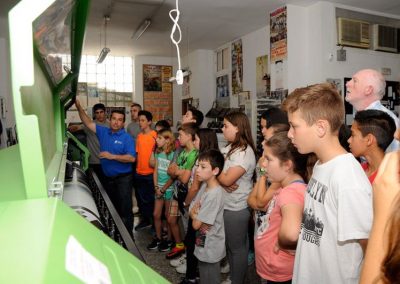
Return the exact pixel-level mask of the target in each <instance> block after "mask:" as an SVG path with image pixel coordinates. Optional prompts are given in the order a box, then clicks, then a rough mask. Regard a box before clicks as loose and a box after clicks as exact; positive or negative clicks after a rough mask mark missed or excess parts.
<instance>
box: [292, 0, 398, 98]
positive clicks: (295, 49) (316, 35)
mask: <svg viewBox="0 0 400 284" xmlns="http://www.w3.org/2000/svg"><path fill="white" fill-rule="evenodd" d="M287 7H288V46H289V47H288V63H289V68H288V86H289V91H292V90H293V89H294V88H296V87H300V86H305V85H308V84H313V83H318V82H324V81H325V80H326V79H327V78H338V79H341V80H342V90H343V78H344V77H351V76H352V75H353V74H354V73H355V72H357V71H358V70H360V69H364V68H373V69H377V70H381V68H383V67H384V68H391V70H392V75H390V76H386V80H393V81H398V80H399V79H400V54H393V53H387V52H379V51H373V50H365V49H359V48H351V47H345V48H344V49H345V50H346V52H347V60H346V61H344V62H340V61H336V51H337V50H338V49H339V47H337V46H336V44H337V35H336V18H335V8H336V6H335V5H334V4H332V3H328V2H318V3H316V4H314V5H312V6H309V7H297V6H293V5H287ZM339 7H341V8H346V9H349V10H352V9H353V10H357V11H359V9H355V8H352V7H348V6H343V5H340V6H339ZM362 12H363V13H368V14H376V13H374V12H373V11H366V10H363V11H362ZM379 15H381V16H382V14H379ZM385 16H386V17H390V18H394V16H393V15H385ZM331 55H333V58H332V57H331Z"/></svg>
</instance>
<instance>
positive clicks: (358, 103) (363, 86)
mask: <svg viewBox="0 0 400 284" xmlns="http://www.w3.org/2000/svg"><path fill="white" fill-rule="evenodd" d="M385 87H386V81H385V78H384V77H383V75H382V74H381V73H380V72H378V71H376V70H373V69H363V70H360V71H358V72H357V73H356V74H354V75H353V77H352V79H351V80H350V81H348V82H347V83H346V88H347V91H346V98H345V99H346V101H347V102H349V103H350V104H351V105H352V106H353V107H354V108H355V109H356V111H361V110H366V109H376V110H381V111H384V112H386V113H388V114H389V115H390V116H391V117H392V118H393V119H394V121H395V123H396V127H397V129H399V126H400V123H399V119H398V118H397V117H396V115H395V114H394V113H393V112H392V111H390V110H389V109H387V108H386V107H384V106H383V105H382V104H381V102H380V100H381V99H382V98H383V96H384V95H385ZM399 149H400V143H399V141H397V140H396V139H393V141H392V143H391V144H390V145H389V147H388V148H387V149H386V152H392V151H396V150H399Z"/></svg>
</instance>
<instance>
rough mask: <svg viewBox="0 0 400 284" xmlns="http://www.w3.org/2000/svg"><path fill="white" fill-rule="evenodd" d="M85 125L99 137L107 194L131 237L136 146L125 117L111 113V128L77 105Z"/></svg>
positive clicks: (77, 103)
mask: <svg viewBox="0 0 400 284" xmlns="http://www.w3.org/2000/svg"><path fill="white" fill-rule="evenodd" d="M75 105H76V108H77V110H78V113H79V117H80V118H81V120H82V122H83V124H84V125H85V126H86V127H87V128H89V129H90V130H91V131H93V132H94V133H96V135H97V138H98V139H99V143H100V153H99V158H100V163H101V167H102V169H103V172H104V174H105V176H106V181H107V184H106V190H107V193H108V195H109V197H110V199H111V201H112V202H113V204H114V206H115V208H116V209H117V212H118V214H119V215H120V217H121V219H122V221H123V222H124V224H125V227H126V228H127V229H128V232H129V233H130V234H132V230H133V215H132V198H131V196H132V182H133V181H132V163H134V162H135V160H136V152H135V148H136V147H135V142H134V141H133V139H132V137H131V136H130V135H129V134H128V133H126V132H125V129H124V124H125V113H124V112H123V111H119V110H114V111H113V112H112V113H111V119H110V128H108V127H104V126H101V125H97V124H96V123H95V122H93V121H92V120H91V119H90V117H89V116H88V115H87V114H86V113H85V111H84V109H83V108H82V106H81V104H80V102H79V101H78V100H76V101H75Z"/></svg>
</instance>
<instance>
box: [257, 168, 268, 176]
mask: <svg viewBox="0 0 400 284" xmlns="http://www.w3.org/2000/svg"><path fill="white" fill-rule="evenodd" d="M258 173H259V174H260V176H265V174H266V173H267V171H266V170H265V168H260V170H259V171H258Z"/></svg>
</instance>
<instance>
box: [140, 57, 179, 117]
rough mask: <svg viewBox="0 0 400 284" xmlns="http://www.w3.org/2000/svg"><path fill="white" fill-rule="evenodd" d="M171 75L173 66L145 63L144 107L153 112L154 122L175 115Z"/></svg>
mask: <svg viewBox="0 0 400 284" xmlns="http://www.w3.org/2000/svg"><path fill="white" fill-rule="evenodd" d="M171 76H172V66H166V65H149V64H144V65H143V108H144V109H145V110H147V111H149V112H151V114H152V115H153V121H154V122H157V121H158V120H162V119H166V118H172V117H173V92H172V83H171V82H169V78H170V77H171ZM172 123H173V122H172Z"/></svg>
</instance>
